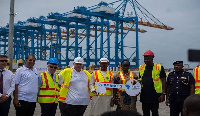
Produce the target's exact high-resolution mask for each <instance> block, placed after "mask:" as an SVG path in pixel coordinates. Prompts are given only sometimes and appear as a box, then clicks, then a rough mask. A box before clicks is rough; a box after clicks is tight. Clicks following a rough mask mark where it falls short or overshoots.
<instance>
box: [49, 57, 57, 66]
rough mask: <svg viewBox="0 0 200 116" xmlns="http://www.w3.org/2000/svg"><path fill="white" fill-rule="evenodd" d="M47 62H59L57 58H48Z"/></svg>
mask: <svg viewBox="0 0 200 116" xmlns="http://www.w3.org/2000/svg"><path fill="white" fill-rule="evenodd" d="M47 64H57V65H58V59H57V58H50V59H49V60H48V62H47Z"/></svg>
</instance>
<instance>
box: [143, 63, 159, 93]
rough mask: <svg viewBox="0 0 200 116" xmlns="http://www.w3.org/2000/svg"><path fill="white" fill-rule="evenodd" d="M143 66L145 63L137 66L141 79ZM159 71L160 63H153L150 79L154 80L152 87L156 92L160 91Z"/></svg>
mask: <svg viewBox="0 0 200 116" xmlns="http://www.w3.org/2000/svg"><path fill="white" fill-rule="evenodd" d="M145 67H146V64H143V65H140V66H139V72H140V77H141V78H140V80H142V77H143V74H144V71H145ZM160 71H161V64H156V63H154V66H153V70H152V79H153V82H154V88H155V90H156V92H157V93H162V81H161V79H160ZM141 82H142V81H141ZM141 84H142V83H141Z"/></svg>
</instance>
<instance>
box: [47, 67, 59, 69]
mask: <svg viewBox="0 0 200 116" xmlns="http://www.w3.org/2000/svg"><path fill="white" fill-rule="evenodd" d="M49 67H50V68H54V69H57V68H58V67H54V66H49Z"/></svg>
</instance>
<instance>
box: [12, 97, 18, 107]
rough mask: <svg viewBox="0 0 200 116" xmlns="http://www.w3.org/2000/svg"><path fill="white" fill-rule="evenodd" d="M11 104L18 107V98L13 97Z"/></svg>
mask: <svg viewBox="0 0 200 116" xmlns="http://www.w3.org/2000/svg"><path fill="white" fill-rule="evenodd" d="M13 104H14V106H15V107H19V100H18V99H14V100H13Z"/></svg>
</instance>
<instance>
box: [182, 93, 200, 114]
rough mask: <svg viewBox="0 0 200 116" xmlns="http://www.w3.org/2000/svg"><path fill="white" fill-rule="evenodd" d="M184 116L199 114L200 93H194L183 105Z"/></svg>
mask: <svg viewBox="0 0 200 116" xmlns="http://www.w3.org/2000/svg"><path fill="white" fill-rule="evenodd" d="M183 111H184V116H199V114H200V95H197V94H194V95H190V96H189V97H187V98H186V99H185V101H184V106H183Z"/></svg>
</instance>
